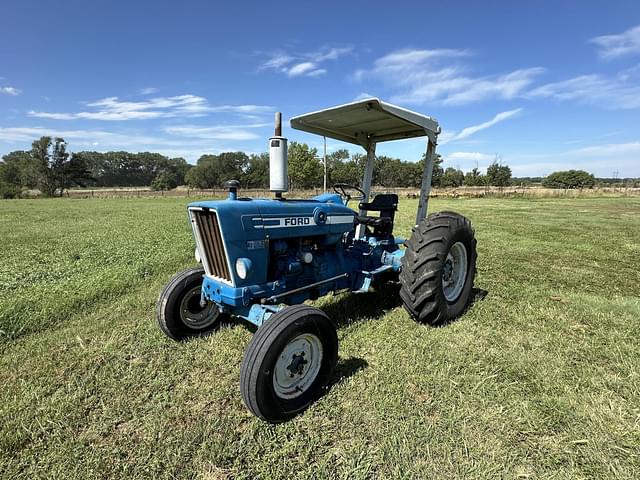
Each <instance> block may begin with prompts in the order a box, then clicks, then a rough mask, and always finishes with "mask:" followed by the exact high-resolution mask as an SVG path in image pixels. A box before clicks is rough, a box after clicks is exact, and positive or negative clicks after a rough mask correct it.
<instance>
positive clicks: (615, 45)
mask: <svg viewBox="0 0 640 480" xmlns="http://www.w3.org/2000/svg"><path fill="white" fill-rule="evenodd" d="M590 42H591V43H594V44H596V45H597V46H598V49H599V50H598V54H599V55H600V57H601V58H604V59H606V60H611V59H614V58H619V57H624V56H627V55H634V54H640V25H637V26H635V27H632V28H630V29H629V30H626V31H624V32H622V33H619V34H617V35H602V36H600V37H595V38H592V39H591V40H590Z"/></svg>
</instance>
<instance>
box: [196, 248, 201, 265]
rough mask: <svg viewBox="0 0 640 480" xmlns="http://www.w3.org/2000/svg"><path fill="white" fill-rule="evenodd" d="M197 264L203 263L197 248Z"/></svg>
mask: <svg viewBox="0 0 640 480" xmlns="http://www.w3.org/2000/svg"><path fill="white" fill-rule="evenodd" d="M195 255H196V262H198V263H202V259H201V258H200V252H199V251H198V249H197V248H196V253H195Z"/></svg>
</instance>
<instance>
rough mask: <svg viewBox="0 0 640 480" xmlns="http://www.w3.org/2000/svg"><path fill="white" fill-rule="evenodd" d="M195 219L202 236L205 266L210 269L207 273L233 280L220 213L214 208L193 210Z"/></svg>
mask: <svg viewBox="0 0 640 480" xmlns="http://www.w3.org/2000/svg"><path fill="white" fill-rule="evenodd" d="M193 219H194V220H195V224H196V228H197V229H198V234H199V236H200V242H201V246H202V250H203V251H202V252H201V253H204V259H205V262H204V263H205V267H206V266H208V267H209V268H208V269H209V270H210V271H209V272H207V273H208V274H209V275H212V276H214V277H218V278H222V279H223V280H227V281H229V282H231V281H232V280H231V275H230V274H229V265H228V263H227V256H226V255H225V253H224V244H223V243H222V233H221V231H220V225H219V223H218V215H217V214H216V212H215V211H213V210H193Z"/></svg>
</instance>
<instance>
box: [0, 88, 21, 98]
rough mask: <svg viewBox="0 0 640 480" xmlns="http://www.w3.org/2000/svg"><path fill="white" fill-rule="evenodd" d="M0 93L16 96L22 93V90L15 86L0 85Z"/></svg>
mask: <svg viewBox="0 0 640 480" xmlns="http://www.w3.org/2000/svg"><path fill="white" fill-rule="evenodd" d="M0 93H4V94H6V95H12V96H14V97H15V96H18V95H20V94H21V93H22V90H19V89H17V88H15V87H0Z"/></svg>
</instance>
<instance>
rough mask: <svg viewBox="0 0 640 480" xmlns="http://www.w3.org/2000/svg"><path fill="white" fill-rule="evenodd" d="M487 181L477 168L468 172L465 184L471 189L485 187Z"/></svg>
mask: <svg viewBox="0 0 640 480" xmlns="http://www.w3.org/2000/svg"><path fill="white" fill-rule="evenodd" d="M485 181H486V180H485V178H484V176H483V175H482V174H481V173H480V170H478V168H477V167H475V168H474V169H473V170H471V171H469V172H467V173H466V174H465V176H464V184H465V185H468V186H470V187H475V186H479V185H484V184H485Z"/></svg>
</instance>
